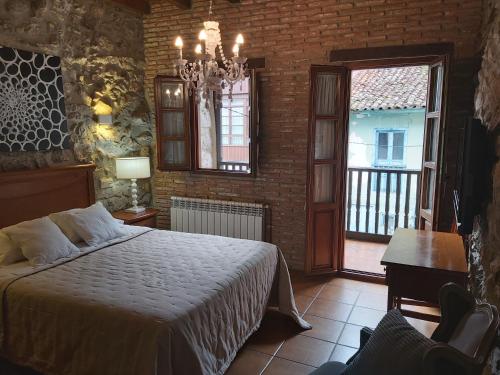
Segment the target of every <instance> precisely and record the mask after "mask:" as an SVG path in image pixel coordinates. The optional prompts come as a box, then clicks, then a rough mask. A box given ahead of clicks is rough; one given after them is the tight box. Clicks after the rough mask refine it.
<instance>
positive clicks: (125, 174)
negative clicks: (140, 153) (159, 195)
mask: <svg viewBox="0 0 500 375" xmlns="http://www.w3.org/2000/svg"><path fill="white" fill-rule="evenodd" d="M149 177H151V171H150V167H149V158H148V157H137V158H116V178H123V179H132V178H149Z"/></svg>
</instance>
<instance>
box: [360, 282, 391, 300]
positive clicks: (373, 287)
mask: <svg viewBox="0 0 500 375" xmlns="http://www.w3.org/2000/svg"><path fill="white" fill-rule="evenodd" d="M387 290H388V288H387V285H383V284H373V283H363V285H362V286H361V291H363V292H369V293H376V294H383V295H384V296H386V297H387Z"/></svg>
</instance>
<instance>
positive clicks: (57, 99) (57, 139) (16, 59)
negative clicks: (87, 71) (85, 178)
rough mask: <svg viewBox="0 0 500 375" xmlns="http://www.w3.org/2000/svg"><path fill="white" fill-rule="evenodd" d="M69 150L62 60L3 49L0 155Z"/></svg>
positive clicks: (0, 57)
mask: <svg viewBox="0 0 500 375" xmlns="http://www.w3.org/2000/svg"><path fill="white" fill-rule="evenodd" d="M66 148H69V133H68V125H67V122H66V111H65V107H64V91H63V80H62V74H61V59H60V58H59V57H56V56H50V55H45V54H43V53H35V52H28V51H22V50H18V49H15V48H8V47H2V46H0V151H1V152H13V151H46V150H51V149H66Z"/></svg>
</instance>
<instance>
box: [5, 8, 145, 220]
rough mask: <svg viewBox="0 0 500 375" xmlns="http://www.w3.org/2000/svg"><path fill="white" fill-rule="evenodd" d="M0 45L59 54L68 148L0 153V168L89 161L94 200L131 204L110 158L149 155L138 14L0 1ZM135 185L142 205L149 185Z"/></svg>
mask: <svg viewBox="0 0 500 375" xmlns="http://www.w3.org/2000/svg"><path fill="white" fill-rule="evenodd" d="M0 45H3V46H7V47H14V48H19V49H25V50H29V51H37V52H43V53H47V54H52V55H57V56H60V57H61V60H62V72H63V79H64V91H65V102H66V114H67V117H68V127H69V130H70V133H71V141H72V145H73V148H72V149H71V150H64V151H49V152H19V153H1V154H0V171H7V170H17V169H24V168H40V167H48V166H54V165H61V164H74V163H84V162H93V163H95V164H96V165H97V169H96V172H95V186H96V193H97V199H99V200H102V201H103V203H104V204H105V205H106V206H107V207H108V208H109V209H110V210H116V209H121V208H123V207H125V206H127V205H129V204H130V183H129V181H117V180H116V179H115V177H114V176H115V167H114V158H116V157H120V156H130V155H141V156H149V155H150V154H151V153H152V152H151V144H152V132H151V118H150V111H149V106H148V104H147V102H146V100H145V97H144V51H143V45H144V43H143V26H142V16H141V15H140V14H138V13H135V12H133V11H130V10H128V9H125V8H121V7H119V6H116V5H114V4H112V3H109V2H107V1H103V0H0ZM99 102H102V103H105V104H107V105H109V106H111V107H112V110H113V113H112V114H113V125H112V126H103V125H99V124H98V123H97V115H96V113H95V111H94V107H95V106H96V105H97V103H99ZM101 179H106V180H107V181H108V182H109V183H108V184H107V185H106V186H107V187H105V188H101V184H100V181H101ZM139 188H140V194H141V196H140V198H141V202H144V203H146V204H148V203H149V202H150V200H151V193H150V192H151V187H150V184H149V181H148V180H145V181H139Z"/></svg>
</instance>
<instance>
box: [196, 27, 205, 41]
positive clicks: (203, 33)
mask: <svg viewBox="0 0 500 375" xmlns="http://www.w3.org/2000/svg"><path fill="white" fill-rule="evenodd" d="M198 39H199V40H207V32H206V31H205V29H203V30H201V31H200V34H199V35H198Z"/></svg>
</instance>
